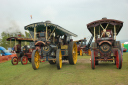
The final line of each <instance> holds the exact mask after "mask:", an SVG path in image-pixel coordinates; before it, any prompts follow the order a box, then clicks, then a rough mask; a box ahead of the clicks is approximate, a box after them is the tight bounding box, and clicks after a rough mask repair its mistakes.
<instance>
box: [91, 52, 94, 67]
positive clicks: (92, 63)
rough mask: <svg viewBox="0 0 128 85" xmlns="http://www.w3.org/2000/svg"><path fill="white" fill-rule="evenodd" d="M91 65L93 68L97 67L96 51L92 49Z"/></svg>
mask: <svg viewBox="0 0 128 85" xmlns="http://www.w3.org/2000/svg"><path fill="white" fill-rule="evenodd" d="M91 67H92V69H95V52H94V50H92V52H91Z"/></svg>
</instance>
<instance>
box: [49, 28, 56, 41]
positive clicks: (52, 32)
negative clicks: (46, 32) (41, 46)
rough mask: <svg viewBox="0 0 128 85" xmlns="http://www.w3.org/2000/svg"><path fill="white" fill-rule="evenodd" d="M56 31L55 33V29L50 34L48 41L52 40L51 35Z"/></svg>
mask: <svg viewBox="0 0 128 85" xmlns="http://www.w3.org/2000/svg"><path fill="white" fill-rule="evenodd" d="M54 31H55V28H54V29H53V31H52V33H51V34H50V36H49V38H48V40H49V39H50V38H51V35H52V34H53V32H54Z"/></svg>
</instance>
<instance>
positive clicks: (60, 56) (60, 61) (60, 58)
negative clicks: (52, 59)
mask: <svg viewBox="0 0 128 85" xmlns="http://www.w3.org/2000/svg"><path fill="white" fill-rule="evenodd" d="M59 66H60V68H61V67H62V54H61V50H60V52H59Z"/></svg>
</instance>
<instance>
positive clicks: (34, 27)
mask: <svg viewBox="0 0 128 85" xmlns="http://www.w3.org/2000/svg"><path fill="white" fill-rule="evenodd" d="M35 41H36V26H35V27H34V42H35Z"/></svg>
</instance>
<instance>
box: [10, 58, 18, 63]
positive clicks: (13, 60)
mask: <svg viewBox="0 0 128 85" xmlns="http://www.w3.org/2000/svg"><path fill="white" fill-rule="evenodd" d="M11 62H12V64H13V65H17V64H18V58H17V57H13V58H12V60H11Z"/></svg>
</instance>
